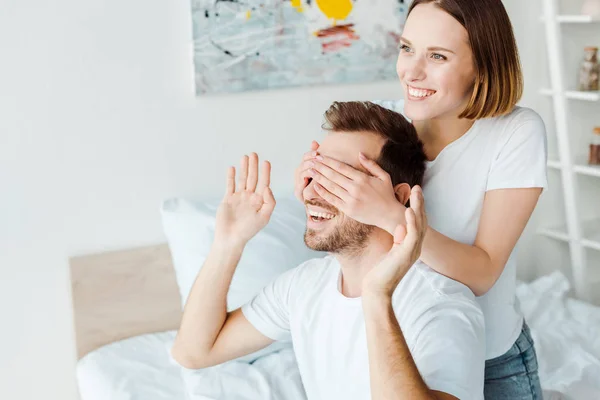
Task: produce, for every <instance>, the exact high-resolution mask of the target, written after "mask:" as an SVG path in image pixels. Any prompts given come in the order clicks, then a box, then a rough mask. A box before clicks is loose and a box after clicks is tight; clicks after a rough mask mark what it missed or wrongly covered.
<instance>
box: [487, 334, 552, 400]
mask: <svg viewBox="0 0 600 400" xmlns="http://www.w3.org/2000/svg"><path fill="white" fill-rule="evenodd" d="M483 391H484V395H485V399H486V400H504V399H506V400H509V399H510V400H542V387H541V386H540V378H539V376H538V363H537V356H536V354H535V348H534V346H533V339H532V338H531V333H530V332H529V327H528V326H527V324H526V323H525V322H523V329H522V330H521V335H520V336H519V338H518V339H517V341H516V342H515V344H514V345H513V346H512V347H511V348H510V350H508V351H507V352H506V353H504V354H503V355H501V356H500V357H496V358H493V359H491V360H487V361H486V362H485V386H484V389H483Z"/></svg>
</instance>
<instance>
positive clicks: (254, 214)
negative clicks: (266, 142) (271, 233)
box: [215, 153, 275, 246]
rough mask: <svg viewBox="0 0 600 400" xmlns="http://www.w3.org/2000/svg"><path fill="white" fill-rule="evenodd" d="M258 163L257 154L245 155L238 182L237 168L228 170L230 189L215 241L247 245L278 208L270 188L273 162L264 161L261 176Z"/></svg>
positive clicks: (224, 202) (219, 220) (217, 222)
mask: <svg viewBox="0 0 600 400" xmlns="http://www.w3.org/2000/svg"><path fill="white" fill-rule="evenodd" d="M258 162H259V161H258V155H257V154H256V153H252V154H250V156H244V157H242V160H241V161H240V170H239V173H238V177H237V181H236V171H235V167H229V169H228V170H227V190H226V193H225V196H224V197H223V201H222V202H221V204H220V205H219V208H218V210H217V220H216V227H215V242H218V243H221V244H227V245H241V246H244V245H246V243H247V242H248V241H249V240H250V239H252V237H253V236H254V235H256V234H257V233H258V232H259V231H260V230H261V229H262V228H264V227H265V226H266V225H267V223H268V222H269V219H270V218H271V214H272V213H273V209H274V208H275V198H274V197H273V192H272V191H271V188H270V187H269V185H270V183H271V164H270V163H269V162H268V161H263V162H262V165H261V171H260V176H259V173H258Z"/></svg>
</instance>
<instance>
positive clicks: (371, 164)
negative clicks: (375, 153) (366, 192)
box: [358, 152, 390, 179]
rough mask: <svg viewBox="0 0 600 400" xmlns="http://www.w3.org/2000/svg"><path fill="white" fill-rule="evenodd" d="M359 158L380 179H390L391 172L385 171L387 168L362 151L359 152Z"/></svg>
mask: <svg viewBox="0 0 600 400" xmlns="http://www.w3.org/2000/svg"><path fill="white" fill-rule="evenodd" d="M358 160H359V161H360V164H361V165H362V166H363V167H365V168H366V170H367V171H369V172H370V173H371V175H373V176H375V177H377V178H379V179H388V178H389V177H390V174H388V173H387V172H385V170H384V169H383V168H381V167H380V166H379V164H377V163H376V162H375V161H374V160H371V159H370V158H368V157H367V156H365V155H364V154H363V153H362V152H361V153H358Z"/></svg>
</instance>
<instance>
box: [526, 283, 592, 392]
mask: <svg viewBox="0 0 600 400" xmlns="http://www.w3.org/2000/svg"><path fill="white" fill-rule="evenodd" d="M569 289H570V285H569V281H568V280H567V278H565V276H564V275H562V274H561V273H559V272H554V273H552V274H550V275H547V276H545V277H542V278H539V279H537V280H535V281H534V282H532V283H530V284H520V285H519V286H518V288H517V296H518V297H519V301H520V302H521V309H522V310H523V313H524V314H525V318H526V320H527V323H528V325H529V327H530V328H531V333H532V336H533V340H534V342H535V347H536V352H537V356H538V364H539V374H540V380H541V383H542V388H543V389H544V394H545V396H544V398H545V399H546V400H558V399H569V400H587V399H589V400H598V399H600V308H599V307H595V306H592V305H590V304H588V303H584V302H582V301H578V300H575V299H572V298H569V297H568V296H567V294H568V292H569Z"/></svg>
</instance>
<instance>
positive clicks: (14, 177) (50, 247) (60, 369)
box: [0, 0, 538, 400]
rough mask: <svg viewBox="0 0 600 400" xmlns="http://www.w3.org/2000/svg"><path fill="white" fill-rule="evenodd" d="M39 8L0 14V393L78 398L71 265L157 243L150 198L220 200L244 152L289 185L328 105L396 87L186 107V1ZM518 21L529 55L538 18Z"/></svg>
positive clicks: (10, 4) (208, 101) (25, 6)
mask: <svg viewBox="0 0 600 400" xmlns="http://www.w3.org/2000/svg"><path fill="white" fill-rule="evenodd" d="M50 3H51V2H45V1H40V0H38V1H29V2H23V1H17V0H3V1H2V5H0V49H1V52H0V185H1V186H0V249H1V252H0V276H1V280H0V313H1V314H0V315H1V318H2V328H3V329H2V330H1V331H0V332H2V333H0V343H1V344H0V398H3V399H39V398H44V399H60V400H69V399H74V398H76V390H75V381H74V376H73V371H74V365H75V361H74V360H75V355H74V349H73V344H72V343H73V333H72V329H73V327H72V322H71V318H72V315H71V306H70V291H69V285H70V283H69V276H68V264H67V257H68V256H71V255H76V254H84V253H88V252H94V251H103V250H109V249H116V248H124V247H130V246H136V245H145V244H151V243H157V242H161V241H163V240H164V239H163V235H162V232H161V228H160V221H159V215H158V206H159V204H160V201H161V200H162V199H163V198H165V197H167V196H172V195H178V194H183V195H199V194H201V193H204V192H211V193H219V192H220V190H221V189H222V180H223V179H222V177H223V173H224V171H225V167H226V166H227V165H229V164H231V163H235V162H236V161H237V158H238V155H241V154H243V153H245V152H250V151H253V150H258V151H259V152H260V154H261V155H263V156H265V157H267V158H269V159H270V160H271V161H272V163H273V182H274V186H277V187H279V188H281V189H285V188H288V189H289V188H291V182H292V171H293V168H294V167H295V166H296V163H297V162H298V160H299V157H300V155H301V154H302V153H303V152H304V151H305V149H306V147H307V146H308V145H309V143H310V140H311V139H312V138H314V137H318V135H319V132H320V131H319V128H318V127H319V124H320V122H321V115H322V112H323V110H324V109H325V108H326V106H327V105H328V104H329V103H330V102H331V101H332V100H347V99H372V98H394V97H396V96H397V95H398V93H400V90H399V85H398V84H397V83H396V82H386V83H377V84H368V85H349V86H343V87H331V86H329V87H319V88H302V89H293V90H280V91H272V92H262V93H248V94H239V95H227V96H214V97H203V98H200V99H196V98H195V97H194V96H193V87H192V86H193V83H192V79H191V77H192V66H191V58H190V51H189V49H190V42H189V38H190V30H191V26H190V17H189V2H188V1H183V0H178V1H169V2H166V1H164V2H159V1H156V2H147V1H142V0H131V1H127V2H124V1H117V0H106V1H95V2H92V1H88V2H82V1H75V0H63V1H61V2H59V3H57V2H52V4H50ZM513 3H514V4H515V6H514V7H511V10H512V9H514V11H515V12H514V13H513V16H514V17H515V18H519V19H521V18H524V17H523V16H522V14H521V12H522V8H523V6H522V4H520V2H519V5H518V6H516V4H517V1H516V0H513V1H510V2H507V4H508V5H512V4H513ZM537 13H538V12H537V11H535V14H536V15H537ZM516 25H517V26H516V29H517V33H518V34H519V35H520V44H521V46H524V47H526V48H527V47H528V46H535V45H536V44H535V42H532V41H531V40H529V37H528V35H529V34H530V33H531V32H533V31H534V30H535V29H537V25H535V24H530V23H527V24H525V23H523V24H516ZM524 53H525V52H524ZM523 61H524V63H525V64H526V72H527V73H528V76H529V77H532V76H533V75H535V70H534V69H532V68H529V70H528V65H529V64H528V63H529V62H530V61H532V60H530V59H529V58H528V55H527V54H524V57H523ZM531 86H532V85H529V86H528V90H529V92H531V91H535V89H536V88H534V87H531ZM527 99H529V100H527ZM535 101H536V100H535V97H534V96H532V97H527V96H526V102H529V103H532V102H535ZM282 148H285V149H286V150H285V151H284V152H282V151H280V150H281V149H282ZM525 259H527V257H525Z"/></svg>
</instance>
